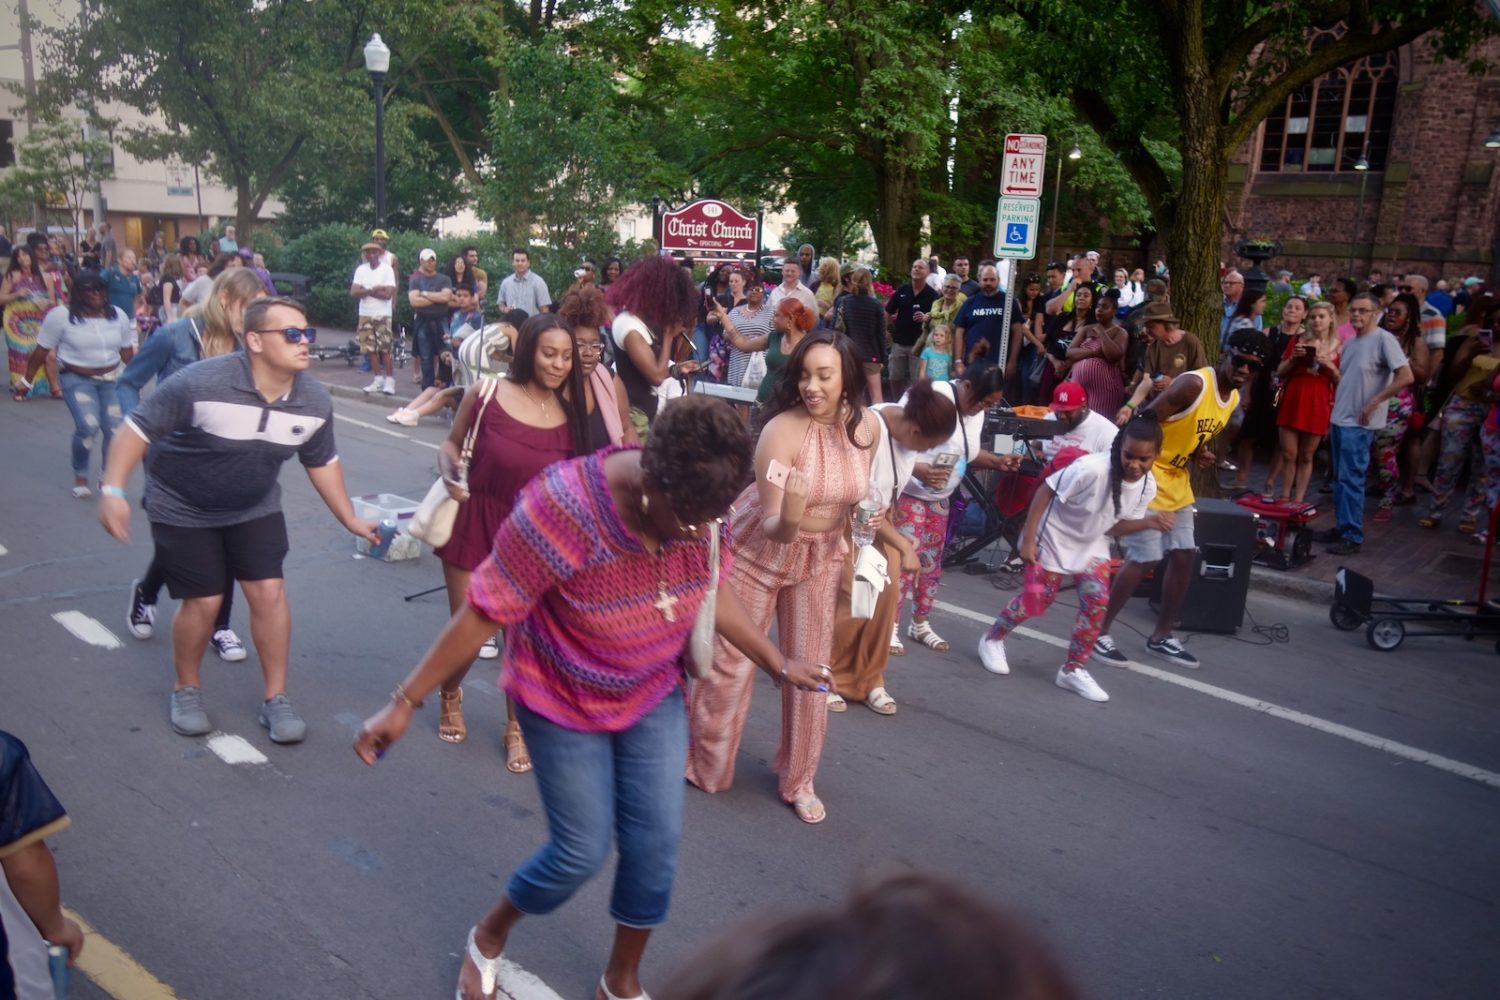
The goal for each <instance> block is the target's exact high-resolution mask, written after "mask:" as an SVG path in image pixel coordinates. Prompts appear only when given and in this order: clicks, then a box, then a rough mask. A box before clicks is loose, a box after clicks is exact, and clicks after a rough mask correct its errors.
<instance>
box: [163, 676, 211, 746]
mask: <svg viewBox="0 0 1500 1000" xmlns="http://www.w3.org/2000/svg"><path fill="white" fill-rule="evenodd" d="M211 729H213V726H211V725H210V724H209V722H208V713H207V712H205V711H204V710H203V692H202V691H201V690H199V689H198V688H194V687H186V688H180V689H178V690H176V691H173V692H172V730H173V732H176V733H177V734H178V735H180V736H202V735H204V734H205V733H207V732H208V731H209V730H211Z"/></svg>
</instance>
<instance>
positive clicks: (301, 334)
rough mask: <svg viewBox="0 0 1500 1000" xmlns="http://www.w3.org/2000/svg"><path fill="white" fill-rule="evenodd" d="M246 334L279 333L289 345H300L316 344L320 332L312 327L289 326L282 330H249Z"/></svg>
mask: <svg viewBox="0 0 1500 1000" xmlns="http://www.w3.org/2000/svg"><path fill="white" fill-rule="evenodd" d="M245 332H246V333H260V334H266V333H279V334H281V335H282V336H283V337H285V338H286V342H287V343H288V344H300V343H302V342H304V341H306V342H307V343H309V344H315V343H317V340H318V331H317V329H316V328H315V327H311V326H301V327H299V326H288V327H285V328H283V329H280V330H247V331H245Z"/></svg>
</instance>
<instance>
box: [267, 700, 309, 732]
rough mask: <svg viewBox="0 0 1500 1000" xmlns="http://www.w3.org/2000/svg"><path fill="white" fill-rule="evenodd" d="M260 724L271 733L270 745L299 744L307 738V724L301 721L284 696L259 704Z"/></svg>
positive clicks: (289, 701)
mask: <svg viewBox="0 0 1500 1000" xmlns="http://www.w3.org/2000/svg"><path fill="white" fill-rule="evenodd" d="M260 724H261V725H262V726H265V727H266V728H267V729H269V730H270V731H271V742H272V743H301V742H302V740H303V738H304V737H306V736H307V723H305V722H303V721H302V717H301V716H300V715H298V714H297V710H296V709H295V708H293V707H292V702H291V700H290V699H289V698H287V696H286V695H285V694H278V695H275V696H274V697H272V698H271V700H270V701H263V702H261V704H260Z"/></svg>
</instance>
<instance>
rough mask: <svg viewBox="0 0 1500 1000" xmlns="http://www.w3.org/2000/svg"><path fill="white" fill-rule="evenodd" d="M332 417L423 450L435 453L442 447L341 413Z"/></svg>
mask: <svg viewBox="0 0 1500 1000" xmlns="http://www.w3.org/2000/svg"><path fill="white" fill-rule="evenodd" d="M334 416H335V417H337V418H338V419H339V420H342V421H344V422H345V423H350V424H353V425H354V426H355V427H363V428H364V429H365V430H370V431H377V432H379V433H381V434H385V435H388V436H389V437H393V438H401V439H402V440H404V441H410V442H411V443H412V444H419V445H421V446H422V447H424V448H431V449H432V450H433V451H437V450H438V449H439V448H441V447H442V445H437V444H433V443H432V442H431V441H423V440H422V439H421V438H414V437H412V436H411V435H410V434H402V433H401V432H400V431H393V430H391V429H390V428H389V427H381V426H380V425H378V424H372V423H368V422H366V421H364V420H355V419H354V418H353V417H346V416H344V415H343V414H342V413H335V414H334Z"/></svg>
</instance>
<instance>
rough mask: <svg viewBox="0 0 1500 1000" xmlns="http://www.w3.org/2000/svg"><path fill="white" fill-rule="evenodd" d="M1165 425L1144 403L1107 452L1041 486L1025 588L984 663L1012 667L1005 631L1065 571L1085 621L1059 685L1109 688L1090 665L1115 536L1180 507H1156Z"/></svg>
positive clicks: (1035, 606)
mask: <svg viewBox="0 0 1500 1000" xmlns="http://www.w3.org/2000/svg"><path fill="white" fill-rule="evenodd" d="M1161 440H1162V432H1161V424H1160V422H1159V421H1158V420H1157V417H1156V414H1155V413H1152V412H1151V411H1150V410H1142V411H1141V412H1139V413H1137V414H1136V415H1135V416H1133V417H1131V419H1130V422H1129V423H1127V424H1126V425H1125V427H1124V429H1123V430H1121V431H1120V433H1119V435H1118V436H1117V437H1116V438H1115V443H1114V446H1113V447H1112V448H1111V449H1110V450H1109V452H1108V453H1107V454H1106V453H1103V452H1101V453H1098V454H1093V455H1085V456H1083V457H1082V458H1079V459H1078V460H1076V461H1074V462H1073V463H1071V464H1069V465H1067V466H1064V467H1063V468H1061V469H1059V470H1058V471H1056V472H1054V473H1053V474H1052V475H1051V476H1050V477H1048V478H1047V480H1046V481H1045V482H1044V483H1042V485H1040V486H1038V487H1037V491H1036V496H1035V497H1034V498H1033V499H1032V501H1031V510H1030V512H1029V513H1028V514H1027V516H1026V528H1025V530H1024V531H1023V533H1022V536H1021V553H1020V554H1021V559H1022V561H1023V562H1025V563H1026V573H1025V576H1024V577H1023V578H1022V589H1021V593H1020V594H1019V595H1017V597H1016V599H1015V600H1013V601H1011V602H1010V605H1009V606H1008V607H1007V608H1006V609H1005V610H1004V611H1002V612H1000V617H998V618H996V619H995V624H994V625H992V626H990V630H989V632H988V633H986V634H985V635H984V636H983V637H982V638H981V639H980V640H979V662H980V663H982V664H983V665H984V669H986V670H988V671H989V672H990V673H992V674H1008V673H1010V663H1009V661H1008V660H1007V659H1006V655H1005V637H1006V636H1007V635H1009V634H1010V633H1011V632H1012V631H1013V630H1014V629H1015V628H1016V627H1017V626H1018V625H1020V624H1021V623H1022V622H1024V621H1026V620H1027V619H1028V618H1034V617H1036V616H1037V615H1040V614H1042V613H1043V612H1045V611H1046V610H1047V608H1049V607H1051V605H1052V602H1053V601H1054V600H1056V599H1057V592H1058V590H1059V588H1061V587H1062V584H1063V578H1064V577H1072V578H1073V582H1074V583H1075V584H1077V586H1078V620H1077V622H1076V623H1075V624H1074V626H1073V641H1072V643H1071V644H1070V645H1069V646H1068V659H1067V662H1065V663H1064V664H1063V665H1062V668H1061V669H1060V670H1058V672H1057V686H1058V687H1060V688H1063V689H1064V690H1067V691H1074V692H1076V693H1078V694H1080V695H1082V696H1083V697H1085V698H1087V699H1088V700H1089V701H1108V700H1109V695H1107V694H1105V693H1104V689H1103V688H1102V687H1100V686H1099V684H1098V682H1097V681H1095V680H1094V678H1093V677H1092V676H1090V675H1089V672H1088V671H1087V670H1085V669H1084V668H1083V665H1084V663H1086V662H1087V661H1088V658H1089V655H1090V654H1091V653H1093V651H1094V643H1095V642H1096V641H1097V640H1098V638H1099V629H1100V626H1102V625H1103V623H1104V613H1105V611H1106V609H1107V608H1108V606H1109V584H1110V576H1111V566H1110V561H1109V542H1108V540H1107V539H1108V538H1110V537H1113V536H1116V535H1128V534H1130V533H1131V532H1134V531H1144V530H1145V529H1147V528H1151V529H1154V530H1156V531H1168V530H1170V529H1171V527H1172V517H1173V512H1171V511H1161V510H1149V509H1148V506H1149V504H1150V503H1151V499H1152V497H1154V496H1156V481H1155V478H1154V477H1153V476H1152V475H1151V466H1152V464H1153V463H1154V462H1155V461H1156V456H1157V455H1158V454H1159V453H1160V452H1161Z"/></svg>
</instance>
